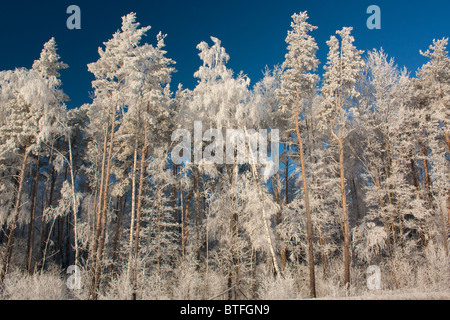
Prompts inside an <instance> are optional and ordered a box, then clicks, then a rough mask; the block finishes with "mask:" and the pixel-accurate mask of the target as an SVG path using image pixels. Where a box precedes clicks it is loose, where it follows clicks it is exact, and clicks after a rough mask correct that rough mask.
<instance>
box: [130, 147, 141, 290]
mask: <svg viewBox="0 0 450 320" xmlns="http://www.w3.org/2000/svg"><path fill="white" fill-rule="evenodd" d="M137 149H138V141H137V138H136V141H135V144H134V154H133V172H132V173H131V221H130V236H129V246H130V248H129V256H128V267H127V278H128V279H129V280H130V283H132V274H131V268H132V264H133V248H134V246H133V238H134V225H135V220H136V168H137Z"/></svg>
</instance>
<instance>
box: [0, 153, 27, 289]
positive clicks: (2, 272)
mask: <svg viewBox="0 0 450 320" xmlns="http://www.w3.org/2000/svg"><path fill="white" fill-rule="evenodd" d="M28 148H29V147H28V146H26V147H25V150H24V154H23V157H22V168H21V170H20V177H19V189H18V190H17V195H16V203H15V207H14V213H13V221H12V223H11V225H10V227H9V232H8V241H7V242H6V247H5V249H4V252H3V256H2V261H1V263H2V264H1V266H0V291H1V290H2V288H3V282H4V280H5V276H6V272H7V271H8V264H9V261H10V259H11V254H12V249H13V239H14V232H15V231H16V227H17V220H18V218H19V209H20V201H21V199H22V191H23V185H24V180H25V170H26V166H27V159H28V151H29V149H28Z"/></svg>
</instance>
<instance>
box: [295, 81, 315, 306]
mask: <svg viewBox="0 0 450 320" xmlns="http://www.w3.org/2000/svg"><path fill="white" fill-rule="evenodd" d="M299 108H300V106H299V93H298V89H297V106H296V112H295V132H296V134H297V140H298V147H299V153H300V164H301V168H302V183H303V199H304V201H305V211H306V224H307V226H306V241H307V242H308V265H309V295H310V297H311V298H315V297H316V277H315V273H314V250H313V244H312V223H311V211H310V208H309V192H308V183H307V181H306V167H305V159H304V151H303V141H302V138H301V136H300V129H299V125H298V117H299Z"/></svg>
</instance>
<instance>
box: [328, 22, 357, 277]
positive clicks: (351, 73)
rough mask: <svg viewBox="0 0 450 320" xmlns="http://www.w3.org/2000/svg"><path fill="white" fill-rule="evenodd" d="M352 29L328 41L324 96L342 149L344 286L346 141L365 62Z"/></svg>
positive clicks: (347, 257) (347, 244)
mask: <svg viewBox="0 0 450 320" xmlns="http://www.w3.org/2000/svg"><path fill="white" fill-rule="evenodd" d="M351 31H352V28H351V27H345V28H343V29H342V30H340V31H337V32H336V33H337V34H338V35H339V36H340V38H341V41H339V40H338V39H337V38H336V37H335V36H331V38H330V40H328V41H327V45H328V47H329V48H330V50H329V53H328V57H327V64H326V66H325V75H324V84H323V87H322V96H323V97H324V103H323V110H322V119H323V121H324V122H327V123H329V128H330V132H331V135H332V137H333V139H334V140H335V142H336V143H337V144H338V149H339V175H340V191H341V206H342V212H343V216H342V217H343V230H344V284H345V285H349V284H350V248H351V243H350V229H349V221H348V211H347V197H346V185H345V173H344V167H345V163H344V138H345V137H346V136H347V134H348V130H347V129H346V124H347V122H348V118H349V116H350V115H351V112H352V99H354V98H356V97H357V95H358V93H357V91H356V89H355V83H356V81H357V79H358V78H359V76H360V73H361V69H362V67H363V65H364V63H363V61H362V60H361V57H360V56H361V54H362V51H359V50H357V49H356V48H355V47H354V45H353V42H354V38H353V36H351V34H350V33H351Z"/></svg>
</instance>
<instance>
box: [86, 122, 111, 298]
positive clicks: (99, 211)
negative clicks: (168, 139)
mask: <svg viewBox="0 0 450 320" xmlns="http://www.w3.org/2000/svg"><path fill="white" fill-rule="evenodd" d="M113 127H114V121H113ZM108 129H109V123H107V124H106V126H105V133H104V135H105V136H104V139H103V149H102V162H101V167H100V185H99V192H98V201H97V213H96V217H95V219H94V220H95V221H94V225H95V228H94V230H93V233H94V240H93V245H92V251H91V270H90V276H91V286H90V293H89V298H90V299H93V300H95V299H97V284H96V282H97V281H96V270H97V264H98V255H97V250H98V246H99V236H100V232H101V231H100V228H101V218H102V197H103V185H104V178H105V162H106V153H107V144H108V131H109V130H108Z"/></svg>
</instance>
